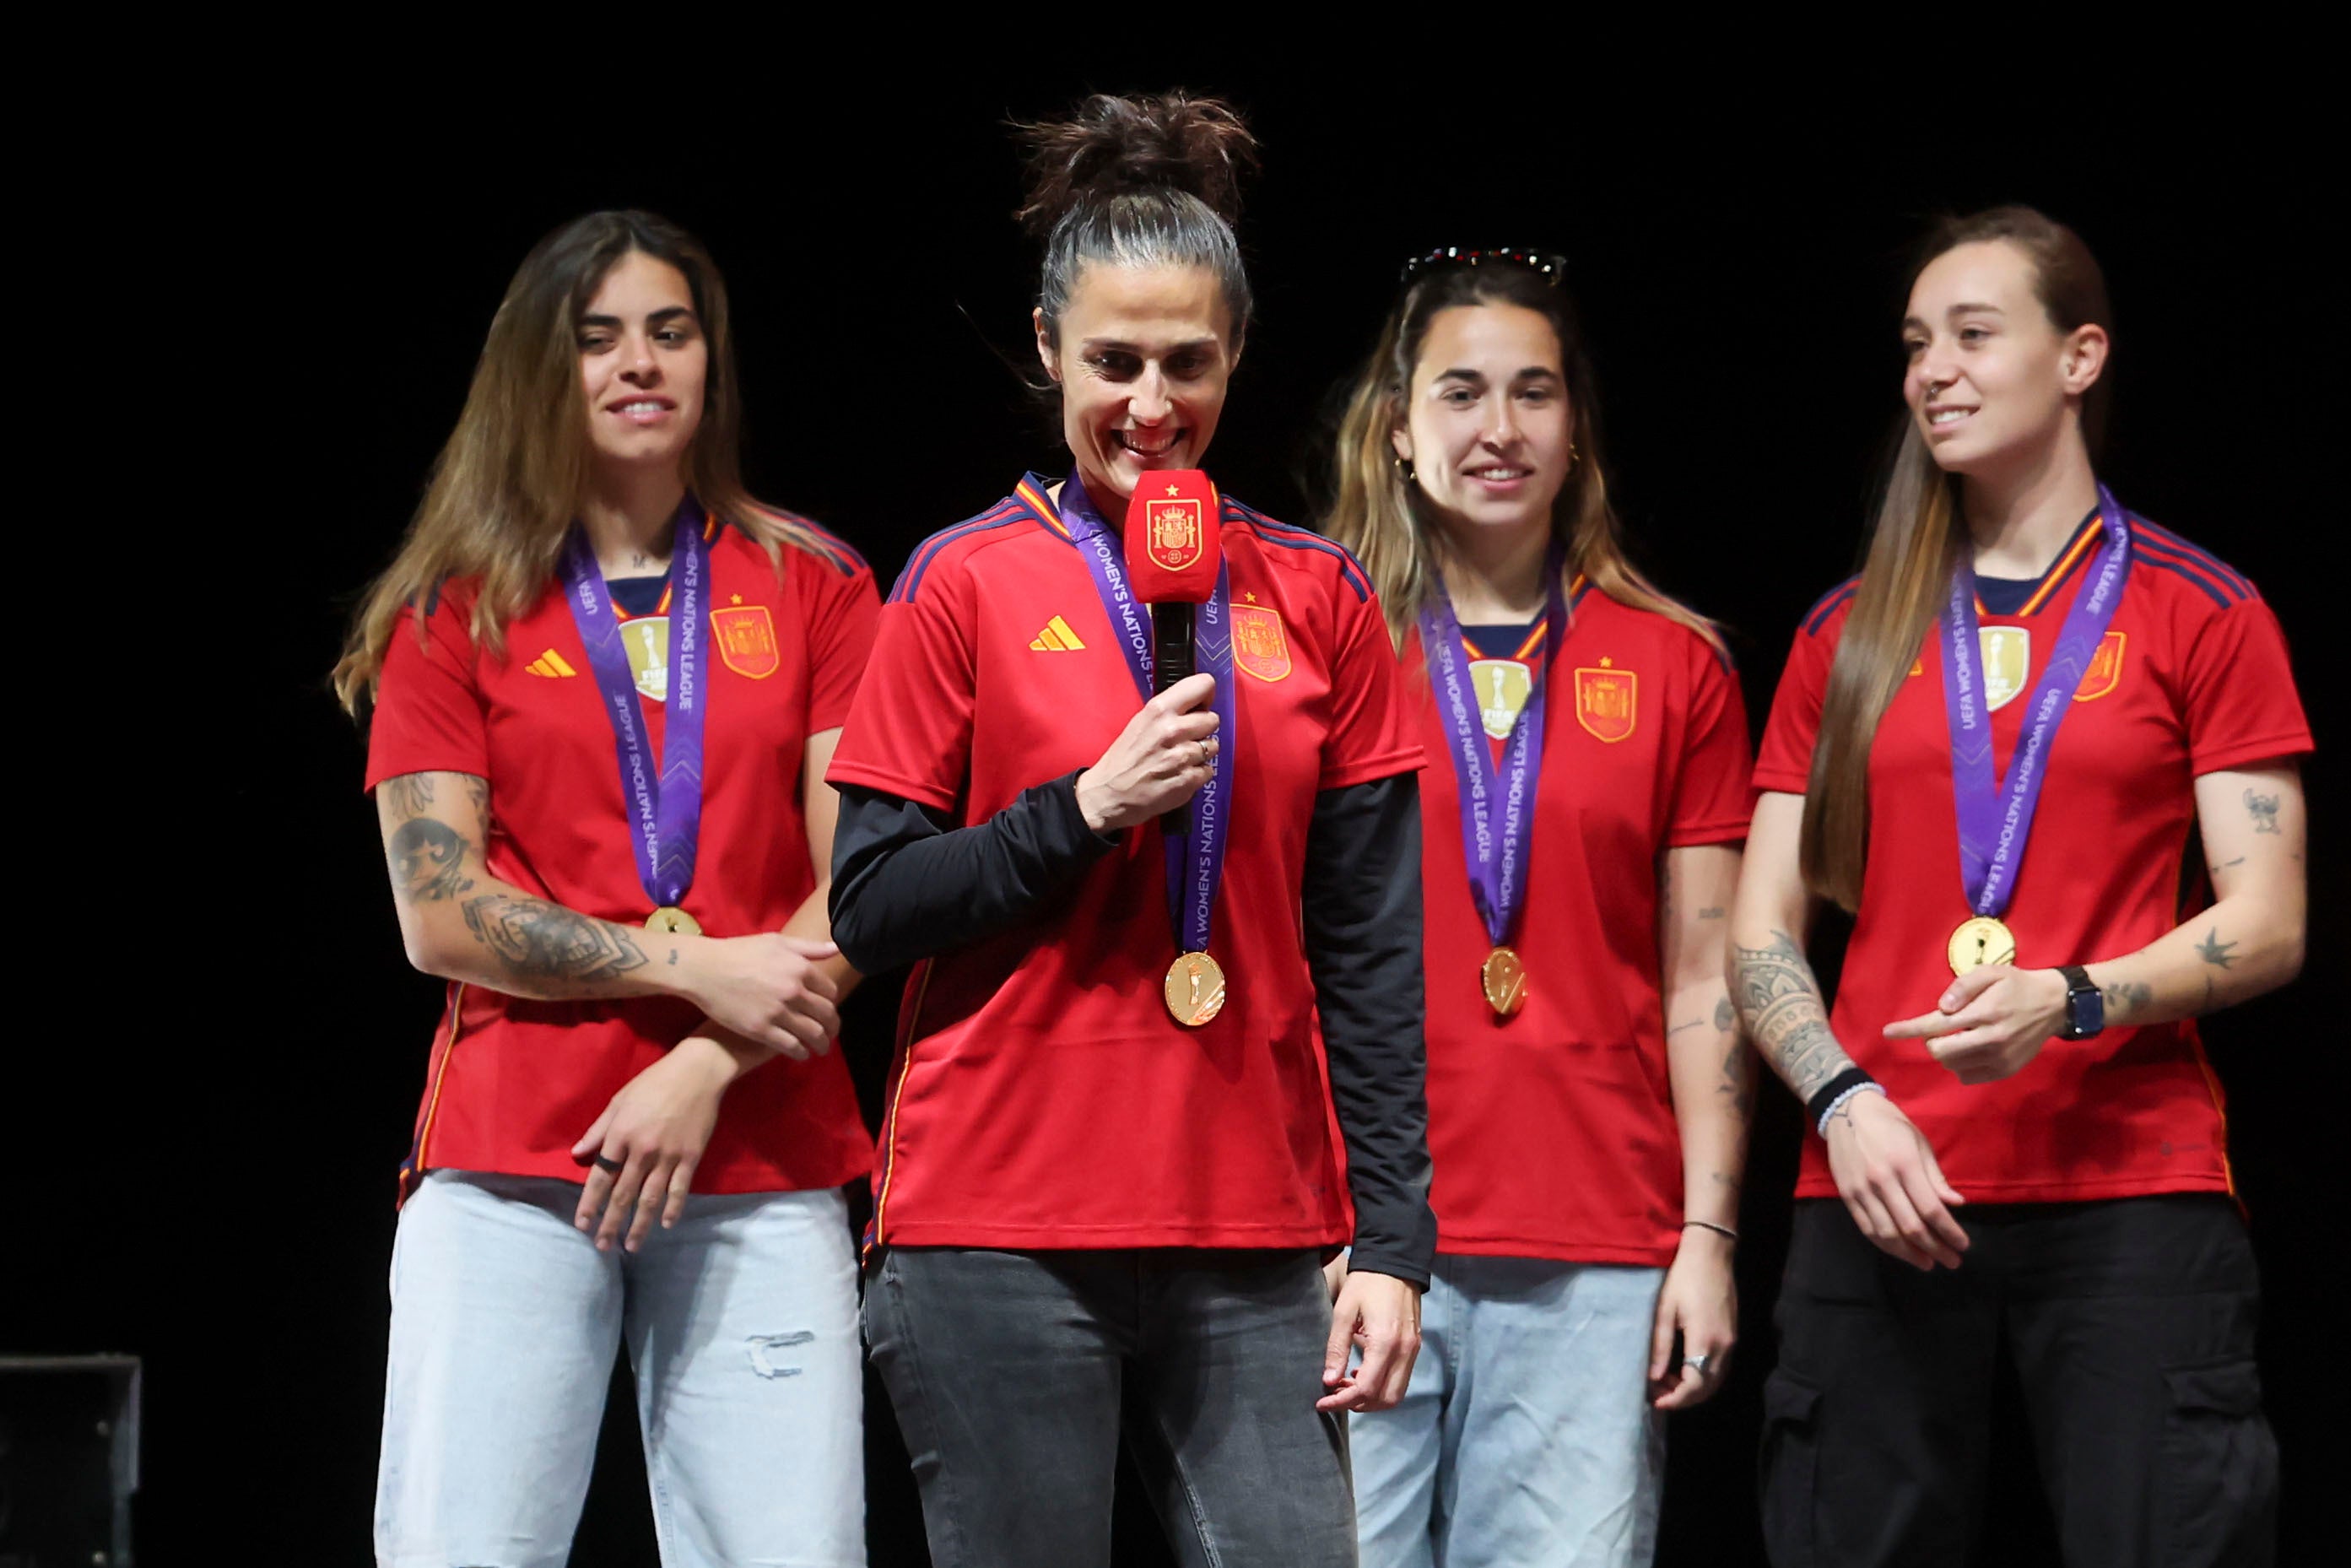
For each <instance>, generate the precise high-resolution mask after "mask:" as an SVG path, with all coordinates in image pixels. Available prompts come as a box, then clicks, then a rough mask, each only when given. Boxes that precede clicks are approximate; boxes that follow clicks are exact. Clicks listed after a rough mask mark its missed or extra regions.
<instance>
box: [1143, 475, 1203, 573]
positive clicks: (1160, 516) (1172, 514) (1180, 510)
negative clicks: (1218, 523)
mask: <svg viewBox="0 0 2351 1568" xmlns="http://www.w3.org/2000/svg"><path fill="white" fill-rule="evenodd" d="M1168 488H1169V489H1171V490H1172V489H1174V488H1175V486H1172V485H1171V486H1168ZM1144 521H1145V522H1146V523H1147V525H1148V528H1149V532H1148V534H1147V536H1146V537H1147V539H1148V543H1147V545H1146V547H1145V548H1146V549H1149V550H1150V552H1151V559H1153V560H1155V561H1157V562H1158V563H1159V564H1160V565H1161V566H1164V567H1165V568H1166V569H1167V570H1170V571H1182V570H1184V569H1185V568H1186V567H1188V566H1190V565H1191V564H1192V563H1193V562H1195V561H1196V560H1198V559H1200V499H1199V497H1196V496H1186V497H1178V498H1176V499H1175V500H1172V501H1148V502H1146V503H1144Z"/></svg>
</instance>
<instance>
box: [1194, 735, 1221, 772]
mask: <svg viewBox="0 0 2351 1568" xmlns="http://www.w3.org/2000/svg"><path fill="white" fill-rule="evenodd" d="M1192 744H1193V745H1195V746H1196V747H1199V748H1200V766H1201V767H1203V768H1212V767H1214V766H1215V765H1216V760H1217V754H1216V753H1215V752H1213V751H1211V750H1209V749H1208V743H1207V741H1205V740H1196V741H1194V742H1193V743H1192Z"/></svg>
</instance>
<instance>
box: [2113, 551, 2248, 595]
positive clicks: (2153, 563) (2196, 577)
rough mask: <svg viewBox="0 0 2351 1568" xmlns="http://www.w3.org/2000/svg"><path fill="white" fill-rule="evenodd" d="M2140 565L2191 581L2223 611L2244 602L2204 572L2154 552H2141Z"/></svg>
mask: <svg viewBox="0 0 2351 1568" xmlns="http://www.w3.org/2000/svg"><path fill="white" fill-rule="evenodd" d="M2138 564H2139V565H2141V566H2143V567H2147V569H2149V570H2154V571H2168V572H2170V573H2172V574H2173V575H2174V576H2177V577H2184V578H2186V579H2187V580H2189V581H2190V582H2192V583H2194V584H2195V585H2196V586H2197V587H2199V588H2200V589H2202V590H2203V591H2204V592H2205V593H2206V594H2207V595H2208V596H2209V597H2210V599H2211V601H2212V602H2213V603H2215V604H2217V605H2219V606H2220V608H2221V609H2223V610H2226V609H2228V608H2229V606H2231V604H2240V603H2242V602H2243V601H2242V599H2241V598H2236V597H2232V596H2231V595H2230V594H2228V593H2226V592H2224V591H2221V589H2220V587H2219V586H2218V585H2216V584H2215V583H2214V582H2213V580H2211V579H2210V578H2209V577H2207V576H2205V575H2204V574H2203V573H2202V572H2200V571H2198V570H2195V569H2193V568H2192V567H2188V566H2183V565H2182V564H2180V563H2179V561H2176V560H2172V559H2168V557H2164V556H2159V555H2157V554H2156V553H2155V552H2154V551H2152V550H2141V551H2140V552H2139V558H2138Z"/></svg>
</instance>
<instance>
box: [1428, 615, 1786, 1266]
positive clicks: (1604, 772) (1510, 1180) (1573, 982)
mask: <svg viewBox="0 0 2351 1568" xmlns="http://www.w3.org/2000/svg"><path fill="white" fill-rule="evenodd" d="M1534 636H1535V638H1537V639H1540V638H1541V628H1540V626H1538V628H1537V630H1536V632H1535V633H1534ZM1524 653H1525V654H1526V656H1527V657H1528V658H1540V657H1541V649H1540V643H1539V641H1538V642H1537V643H1536V644H1535V645H1533V646H1531V647H1528V648H1526V649H1525V650H1524ZM1470 656H1471V658H1472V661H1473V663H1472V665H1471V674H1472V676H1473V678H1474V684H1475V685H1476V688H1477V691H1478V694H1479V703H1480V707H1481V710H1483V712H1484V714H1485V716H1486V720H1487V728H1488V733H1489V735H1491V734H1492V732H1493V731H1495V730H1496V729H1499V730H1501V731H1502V732H1503V733H1504V734H1508V733H1509V729H1510V724H1511V722H1512V721H1513V720H1514V719H1515V718H1516V717H1517V715H1518V711H1519V709H1520V707H1521V706H1523V705H1524V703H1525V701H1526V694H1527V692H1528V691H1529V689H1530V687H1531V679H1530V677H1531V669H1529V668H1528V667H1527V666H1526V665H1525V664H1522V663H1521V662H1520V661H1519V660H1496V659H1491V658H1489V657H1487V656H1485V655H1483V654H1480V653H1477V652H1476V651H1475V650H1474V649H1472V650H1471V652H1470ZM1404 664H1405V674H1404V677H1403V680H1402V682H1401V683H1400V686H1401V694H1400V695H1401V698H1402V701H1403V703H1404V705H1405V709H1406V712H1407V715H1408V722H1409V723H1410V724H1411V725H1412V727H1413V729H1414V732H1415V733H1416V734H1417V735H1418V736H1419V737H1420V742H1421V745H1422V747H1424V748H1425V749H1426V752H1427V754H1428V756H1429V757H1430V758H1432V763H1431V766H1430V767H1429V768H1427V769H1426V771H1425V772H1423V773H1422V774H1421V780H1420V808H1421V876H1422V896H1423V898H1424V899H1425V900H1426V922H1425V933H1424V936H1423V948H1424V951H1425V953H1426V957H1427V966H1428V1144H1429V1155H1430V1159H1431V1164H1432V1166H1433V1167H1434V1169H1435V1172H1436V1176H1435V1180H1434V1183H1433V1186H1432V1190H1431V1192H1430V1201H1431V1204H1432V1206H1433V1207H1435V1208H1436V1210H1437V1249H1438V1250H1439V1251H1441V1252H1461V1253H1479V1254H1490V1255H1499V1256H1504V1257H1515V1258H1551V1259H1559V1260H1565V1261H1571V1262H1583V1263H1635V1264H1642V1265H1660V1264H1665V1263H1669V1262H1671V1261H1672V1260H1673V1257H1674V1250H1675V1248H1676V1247H1677V1244H1678V1243H1679V1241H1680V1238H1681V1218H1682V1167H1681V1135H1680V1131H1679V1129H1678V1127H1677V1124H1675V1121H1674V1112H1673V1100H1672V1095H1671V1092H1670V1090H1669V1088H1668V1084H1667V1071H1666V1022H1665V1010H1664V1008H1665V1004H1664V1001H1663V999H1662V992H1661V981H1660V975H1659V968H1658V963H1659V957H1658V948H1657V856H1658V854H1659V853H1660V852H1663V851H1665V850H1667V849H1676V848H1681V847H1684V846H1687V845H1692V844H1724V843H1736V842H1737V841H1740V840H1741V839H1744V838H1745V837H1746V836H1747V819H1748V803H1749V797H1748V785H1747V767H1748V744H1747V708H1746V705H1745V703H1744V702H1743V701H1742V699H1741V698H1740V692H1739V683H1738V680H1737V679H1736V678H1735V677H1734V676H1733V675H1732V674H1731V673H1730V671H1729V669H1728V668H1727V667H1726V666H1725V664H1724V663H1723V661H1722V659H1721V657H1720V656H1719V655H1718V654H1717V653H1715V651H1714V650H1713V649H1712V648H1710V647H1708V645H1707V643H1706V642H1705V640H1704V639H1703V638H1701V637H1699V636H1698V634H1697V633H1695V632H1691V631H1690V630H1689V629H1688V628H1687V627H1686V626H1683V625H1680V624H1679V623H1677V622H1674V621H1671V620H1668V619H1667V618H1666V617H1665V616H1663V615H1659V614H1656V613H1655V612H1650V611H1646V610H1635V609H1633V608H1631V607H1629V606H1626V605H1624V604H1620V603H1618V602H1617V601H1614V600H1613V599H1610V598H1609V597H1608V596H1607V595H1605V594H1603V593H1589V592H1583V591H1582V584H1581V581H1580V580H1579V582H1578V584H1577V596H1576V598H1575V599H1574V601H1573V612H1572V614H1571V616H1570V619H1569V622H1568V630H1567V634H1566V636H1565V637H1564V639H1562V643H1561V646H1560V649H1559V651H1558V653H1556V654H1555V655H1554V656H1553V657H1552V660H1551V664H1550V669H1549V673H1548V674H1547V675H1546V677H1545V680H1544V686H1543V690H1544V701H1543V721H1544V728H1543V768H1542V778H1541V782H1540V783H1539V785H1538V786H1537V789H1536V793H1535V812H1534V841H1533V843H1532V845H1531V852H1530V856H1529V872H1528V881H1527V899H1526V906H1525V908H1524V909H1523V910H1522V911H1521V912H1520V915H1519V921H1518V926H1517V929H1516V931H1515V932H1514V933H1513V934H1512V937H1511V942H1510V946H1512V947H1513V948H1514V949H1515V950H1516V951H1517V952H1518V954H1519V956H1520V958H1521V959H1522V960H1524V962H1525V964H1526V968H1527V999H1526V1005H1525V1006H1524V1007H1522V1008H1521V1009H1520V1010H1519V1012H1518V1013H1517V1014H1516V1015H1515V1016H1514V1017H1511V1018H1509V1019H1502V1018H1497V1017H1496V1016H1495V1014H1494V1010H1493V1009H1492V1008H1490V1007H1489V1006H1488V1005H1487V1002H1486V997H1485V992H1484V990H1483V988H1482V987H1481V986H1480V984H1479V966H1480V965H1481V964H1483V963H1484V962H1485V959H1486V955H1487V953H1488V951H1489V947H1490V943H1489V938H1488V936H1487V934H1486V926H1485V923H1484V922H1483V921H1482V920H1480V919H1479V915H1478V907H1477V905H1476V904H1475V903H1474V902H1472V900H1471V898H1470V895H1469V869H1468V855H1467V852H1465V850H1464V848H1463V846H1462V842H1461V807H1460V785H1459V781H1458V779H1457V777H1456V775H1455V773H1454V770H1453V768H1451V767H1450V766H1449V765H1447V763H1446V762H1445V761H1443V760H1441V759H1445V758H1449V757H1450V754H1451V747H1450V744H1449V742H1448V740H1447V735H1448V729H1447V722H1446V718H1445V714H1444V709H1443V706H1442V705H1441V704H1440V703H1439V701H1438V700H1437V694H1436V692H1435V691H1434V690H1433V689H1432V688H1431V687H1430V685H1429V681H1428V676H1427V674H1426V667H1425V666H1424V664H1423V663H1422V653H1421V646H1420V636H1419V632H1418V631H1417V630H1415V631H1413V632H1410V633H1408V634H1407V636H1406V638H1405V645H1404Z"/></svg>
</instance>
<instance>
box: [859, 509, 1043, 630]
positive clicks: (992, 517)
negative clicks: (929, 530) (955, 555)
mask: <svg viewBox="0 0 2351 1568" xmlns="http://www.w3.org/2000/svg"><path fill="white" fill-rule="evenodd" d="M1024 510H1025V508H1024V507H1022V506H1021V505H1020V503H1019V501H1016V500H1014V499H1013V498H1012V497H1009V496H1007V497H1005V498H1004V499H1003V500H1001V501H998V503H997V504H996V505H995V506H993V507H989V508H988V509H987V511H985V512H982V513H981V514H980V515H979V516H977V517H970V518H967V519H966V520H965V521H963V522H960V523H957V524H956V526H955V527H953V528H943V529H941V530H940V531H939V532H937V533H935V534H933V535H932V536H931V537H930V538H926V539H925V540H924V541H923V542H922V543H921V544H918V545H916V546H915V547H914V554H913V555H911V556H909V557H907V558H906V570H904V571H902V572H900V573H899V574H898V580H897V581H896V582H895V583H893V585H892V586H891V589H890V598H889V602H890V603H892V604H899V603H903V602H904V601H907V600H909V599H912V598H914V593H915V591H916V590H917V589H919V588H921V587H922V586H923V574H924V573H925V572H926V571H928V570H930V569H931V562H932V561H934V560H935V559H938V554H939V552H940V551H941V550H943V549H946V548H947V546H949V545H951V544H953V543H955V542H956V540H957V539H964V538H970V537H971V536H972V535H974V534H977V533H984V532H986V531H987V529H989V528H1002V527H1003V526H1004V525H1005V524H1007V523H1011V522H1018V521H1019V519H1020V517H1021V516H1022V515H1023V512H1024Z"/></svg>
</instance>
